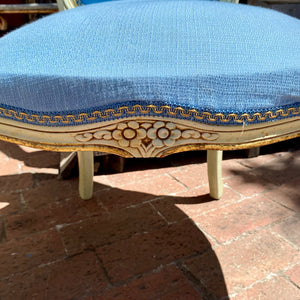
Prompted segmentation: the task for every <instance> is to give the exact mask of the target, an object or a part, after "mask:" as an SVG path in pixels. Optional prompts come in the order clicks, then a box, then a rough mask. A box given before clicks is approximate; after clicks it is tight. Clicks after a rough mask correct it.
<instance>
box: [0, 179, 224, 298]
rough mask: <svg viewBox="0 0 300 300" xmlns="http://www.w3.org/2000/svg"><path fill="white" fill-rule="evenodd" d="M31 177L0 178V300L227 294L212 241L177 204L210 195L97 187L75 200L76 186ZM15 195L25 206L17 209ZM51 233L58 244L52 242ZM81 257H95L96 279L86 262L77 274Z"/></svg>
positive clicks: (209, 295) (74, 182)
mask: <svg viewBox="0 0 300 300" xmlns="http://www.w3.org/2000/svg"><path fill="white" fill-rule="evenodd" d="M30 176H32V174H20V175H11V176H1V177H0V184H1V186H2V187H3V188H2V190H1V193H2V194H0V197H1V199H2V200H1V202H2V203H4V202H6V206H5V207H3V208H2V209H1V210H0V215H1V216H2V218H3V228H2V240H1V248H2V250H1V256H0V265H1V266H3V267H2V268H1V270H0V278H1V279H0V294H1V295H2V296H3V297H4V298H3V299H6V298H5V297H6V296H8V295H10V297H11V296H12V295H13V296H14V297H16V298H15V299H18V298H19V299H21V298H23V297H25V296H27V297H28V296H29V297H30V296H32V294H31V293H33V287H34V296H35V297H36V299H44V297H45V298H47V299H73V298H76V299H85V296H86V295H87V294H88V295H89V296H97V295H99V296H102V297H103V299H111V298H114V299H131V298H130V297H132V296H133V295H139V293H140V294H141V295H143V297H142V298H140V299H159V298H162V297H166V298H167V297H168V296H174V297H177V296H178V297H183V298H184V299H220V298H222V297H226V296H227V294H228V293H227V288H226V284H225V280H224V277H223V273H222V269H221V266H220V263H219V261H218V258H217V256H216V255H215V253H214V251H213V249H212V248H211V244H210V242H209V240H208V239H207V237H206V236H205V235H204V234H203V233H202V232H201V231H200V230H199V229H198V227H197V226H196V225H195V224H194V223H193V222H192V221H191V220H190V219H189V218H188V216H187V215H185V214H184V213H183V212H182V211H181V210H180V209H179V208H178V207H177V206H176V204H178V203H184V204H186V205H189V204H191V205H192V204H196V203H197V204H199V203H206V202H208V201H211V199H210V198H209V196H208V195H203V196H199V197H192V198H180V197H169V196H164V197H160V198H159V201H158V202H156V201H155V199H156V198H157V197H158V196H157V195H151V194H145V193H139V192H130V191H124V190H121V189H117V188H111V187H108V186H105V185H101V184H95V195H94V197H93V199H91V200H89V201H83V200H81V199H79V198H78V196H77V184H78V182H77V180H74V179H73V180H68V181H58V180H57V179H56V178H55V177H54V176H53V177H52V178H51V176H49V175H46V174H35V183H33V181H32V178H30ZM16 183H17V184H16ZM20 191H21V194H22V201H21V202H20V203H17V200H16V197H17V195H19V193H20ZM152 200H153V201H152ZM150 202H151V203H150ZM55 235H59V239H57V240H56V242H55V243H54V242H53V236H55ZM60 239H61V241H62V243H61V242H60ZM11 253H14V255H12V254H11ZM87 253H88V254H87ZM86 255H88V256H89V257H90V256H91V255H92V256H93V257H95V258H96V261H97V272H98V273H97V274H98V275H97V276H98V277H97V276H96V275H95V274H96V273H95V274H94V273H93V272H92V274H91V271H90V270H89V268H91V266H89V264H88V263H86V270H85V264H84V263H83V264H81V269H80V270H78V271H76V272H74V269H76V264H78V261H79V260H84V259H85V257H86ZM80 257H81V258H80ZM72 262H74V264H75V265H74V266H73V265H72ZM65 264H67V265H68V268H66V267H64V265H65ZM95 272H96V271H95ZM100 273H101V274H100ZM29 274H30V275H29ZM99 274H100V275H99ZM160 275H161V276H162V278H163V279H162V278H161V279H160V280H158V279H157V278H160V277H159V276H160ZM20 276H21V278H22V281H20V280H18V278H19V277H20ZM94 276H96V277H95V278H94ZM55 277H58V278H61V280H62V282H60V283H59V282H56V281H55V280H54V279H53V278H55ZM91 277H92V279H91ZM64 278H65V279H64ZM161 280H163V282H161ZM48 282H50V283H51V285H50V283H49V285H47V284H48ZM74 283H75V284H74ZM12 291H13V293H12ZM87 291H88V293H87ZM65 297H66V298H65ZM185 297H186V298H185ZM189 297H190V298H189ZM133 298H134V297H133ZM7 299H8V298H7ZM89 299H91V298H89ZM97 299H98V298H97ZM100 299H101V298H100Z"/></svg>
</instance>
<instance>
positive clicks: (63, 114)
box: [0, 0, 300, 198]
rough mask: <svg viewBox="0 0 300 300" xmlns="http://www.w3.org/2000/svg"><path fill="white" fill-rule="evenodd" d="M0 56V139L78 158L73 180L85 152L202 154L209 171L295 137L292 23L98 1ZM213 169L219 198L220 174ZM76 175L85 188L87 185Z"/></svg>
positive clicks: (7, 44) (198, 5)
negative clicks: (241, 153)
mask: <svg viewBox="0 0 300 300" xmlns="http://www.w3.org/2000/svg"><path fill="white" fill-rule="evenodd" d="M0 49H1V52H0V66H1V67H0V122H1V125H0V128H1V129H0V134H1V138H2V139H5V140H8V141H11V142H16V143H20V144H26V145H31V146H35V147H39V148H44V149H48V150H55V151H71V150H72V151H73V150H74V151H79V152H80V153H83V154H82V155H83V156H82V161H85V163H84V164H83V165H84V166H82V170H84V168H87V164H90V161H91V159H90V158H89V159H86V157H87V156H86V155H85V154H84V151H86V150H87V151H92V150H100V151H106V152H111V153H115V154H118V155H121V156H125V157H131V156H134V157H160V156H165V155H168V154H170V153H175V152H178V151H184V150H193V149H208V150H209V153H210V154H211V157H213V159H217V160H220V152H219V151H221V150H224V149H239V148H247V147H250V146H258V145H263V144H267V143H272V142H276V141H279V140H283V139H287V138H291V137H295V136H297V135H299V124H300V121H299V120H300V52H299V49H300V21H299V20H297V19H295V18H292V17H289V16H287V15H283V14H281V13H278V12H275V11H271V10H267V9H263V8H257V7H250V6H246V5H236V4H231V3H221V2H214V1H196V0H186V1H182V0H180V1H179V0H150V1H141V0H123V1H102V2H100V3H97V4H91V5H86V6H82V7H77V8H74V9H70V10H67V11H64V12H60V13H57V14H54V15H51V16H49V17H45V18H43V19H42V20H39V21H37V22H35V23H33V24H30V25H27V26H24V27H23V28H21V29H19V30H16V31H14V32H12V33H10V34H8V35H6V36H4V37H3V38H1V39H0ZM89 157H91V156H89ZM211 159H212V158H209V161H210V160H211ZM88 161H89V162H88ZM211 164H212V165H213V163H211ZM217 164H219V163H217ZM87 169H90V167H88V168H87ZM212 170H214V171H212V174H213V175H211V176H210V178H211V179H210V184H211V188H212V186H217V187H215V188H213V189H214V192H212V193H211V194H212V196H213V197H214V198H219V197H220V196H221V187H220V178H219V177H220V173H219V167H214V166H213V167H212ZM82 172H83V174H85V175H82V179H81V180H82V181H83V182H85V184H84V185H86V182H87V179H86V178H89V181H90V180H91V175H87V173H86V172H85V171H82ZM88 172H89V174H91V171H88ZM212 177H214V178H215V179H213V178H212ZM215 180H216V181H217V184H215V183H214V181H215ZM89 186H90V187H91V184H90V185H89ZM90 187H89V188H87V189H88V190H89V191H88V192H81V195H82V197H83V198H89V197H91V192H90V190H91V188H90ZM81 189H82V190H84V189H85V188H84V187H82V188H81ZM216 189H217V191H216Z"/></svg>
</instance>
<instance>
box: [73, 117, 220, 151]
mask: <svg viewBox="0 0 300 300" xmlns="http://www.w3.org/2000/svg"><path fill="white" fill-rule="evenodd" d="M218 138H219V135H218V134H217V133H213V132H203V131H201V130H198V129H195V128H188V127H187V126H184V125H179V124H175V123H173V122H167V121H166V122H165V121H144V120H143V121H126V122H120V123H118V124H114V125H110V126H106V127H103V128H101V129H96V130H92V131H88V132H83V133H80V134H77V135H76V136H75V139H76V140H77V141H78V142H81V143H87V142H93V141H97V140H99V141H100V140H101V141H103V143H104V144H106V143H105V141H109V142H110V145H111V146H114V147H116V146H117V147H120V148H122V149H127V150H129V152H132V151H130V149H136V150H138V152H140V155H141V156H149V155H153V153H154V151H155V150H157V149H165V148H170V147H173V146H177V145H182V144H184V142H185V141H187V140H189V141H190V140H197V141H200V140H202V141H215V140H217V139H218ZM111 142H112V143H113V144H112V143H111Z"/></svg>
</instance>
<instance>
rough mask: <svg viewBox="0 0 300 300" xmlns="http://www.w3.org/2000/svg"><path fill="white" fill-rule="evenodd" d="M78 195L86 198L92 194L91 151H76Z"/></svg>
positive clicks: (92, 157) (92, 165) (92, 167)
mask: <svg viewBox="0 0 300 300" xmlns="http://www.w3.org/2000/svg"><path fill="white" fill-rule="evenodd" d="M77 156H78V166H79V195H80V197H81V199H84V200H88V199H91V198H92V196H93V176H94V153H93V151H78V152H77Z"/></svg>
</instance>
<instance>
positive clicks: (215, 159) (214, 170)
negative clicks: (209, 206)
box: [207, 150, 223, 199]
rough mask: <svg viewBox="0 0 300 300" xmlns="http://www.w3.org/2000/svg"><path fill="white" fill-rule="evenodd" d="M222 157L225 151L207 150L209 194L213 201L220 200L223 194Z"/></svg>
mask: <svg viewBox="0 0 300 300" xmlns="http://www.w3.org/2000/svg"><path fill="white" fill-rule="evenodd" d="M222 156H223V151H219V150H207V172H208V182H209V190H210V193H209V194H210V196H211V197H212V198H213V199H220V198H221V197H222V194H223V183H222Z"/></svg>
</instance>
